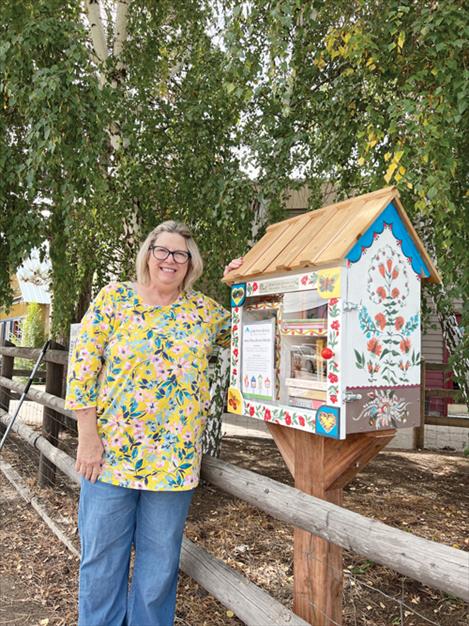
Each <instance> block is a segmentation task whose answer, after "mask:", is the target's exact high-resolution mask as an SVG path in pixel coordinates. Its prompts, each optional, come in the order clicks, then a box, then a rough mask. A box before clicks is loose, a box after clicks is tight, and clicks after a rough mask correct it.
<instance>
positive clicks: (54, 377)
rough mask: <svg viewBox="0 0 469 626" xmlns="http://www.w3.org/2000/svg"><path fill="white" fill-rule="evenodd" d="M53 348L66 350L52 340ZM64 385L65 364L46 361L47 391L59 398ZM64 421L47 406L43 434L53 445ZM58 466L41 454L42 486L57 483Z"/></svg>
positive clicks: (40, 478) (51, 345)
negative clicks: (56, 472)
mask: <svg viewBox="0 0 469 626" xmlns="http://www.w3.org/2000/svg"><path fill="white" fill-rule="evenodd" d="M50 349H51V350H66V348H64V347H63V346H62V345H60V344H58V343H56V342H55V341H51V343H50ZM63 387H64V365H63V364H60V363H51V362H47V363H46V392H47V393H51V394H52V395H54V396H57V397H59V398H62V397H63ZM62 423H63V417H62V415H61V414H60V413H58V412H57V411H54V410H53V409H51V408H50V407H47V406H45V407H44V411H43V418H42V436H43V437H44V438H45V439H46V440H47V441H49V443H51V444H52V445H53V446H55V447H57V444H58V442H59V433H60V428H61V425H62ZM55 470H56V467H55V465H54V464H53V463H51V461H49V459H48V458H47V457H46V456H45V455H44V454H42V453H41V454H40V457H39V469H38V482H39V484H40V486H41V487H46V486H48V485H51V484H54V483H55Z"/></svg>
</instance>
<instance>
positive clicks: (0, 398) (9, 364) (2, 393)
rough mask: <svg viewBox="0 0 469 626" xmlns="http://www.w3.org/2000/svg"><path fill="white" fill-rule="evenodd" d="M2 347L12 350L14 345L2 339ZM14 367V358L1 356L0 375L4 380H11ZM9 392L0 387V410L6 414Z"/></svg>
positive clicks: (8, 405) (8, 407)
mask: <svg viewBox="0 0 469 626" xmlns="http://www.w3.org/2000/svg"><path fill="white" fill-rule="evenodd" d="M2 346H5V347H6V348H14V347H15V344H14V343H11V341H7V340H6V339H4V340H3V341H2ZM14 367H15V357H14V356H5V355H2V366H1V369H0V375H1V376H4V377H5V378H10V379H12V378H13V369H14ZM11 395H12V394H11V391H10V390H9V389H7V388H6V387H0V408H1V409H3V410H4V411H6V412H7V413H8V411H9V409H10V400H11Z"/></svg>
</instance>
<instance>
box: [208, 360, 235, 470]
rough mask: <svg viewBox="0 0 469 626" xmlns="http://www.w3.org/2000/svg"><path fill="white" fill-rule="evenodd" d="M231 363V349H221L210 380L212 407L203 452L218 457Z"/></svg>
mask: <svg viewBox="0 0 469 626" xmlns="http://www.w3.org/2000/svg"><path fill="white" fill-rule="evenodd" d="M229 363H230V359H229V350H228V349H224V350H220V353H219V355H218V360H217V364H216V366H215V370H214V372H213V375H212V376H211V380H210V409H209V412H208V416H207V424H206V426H205V431H204V437H203V442H202V450H203V453H204V454H209V455H210V456H214V457H217V458H218V456H219V455H220V444H221V437H222V429H221V427H222V417H223V412H224V409H225V400H226V391H227V386H228V374H229V369H230V368H229Z"/></svg>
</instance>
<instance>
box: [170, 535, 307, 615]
mask: <svg viewBox="0 0 469 626" xmlns="http://www.w3.org/2000/svg"><path fill="white" fill-rule="evenodd" d="M180 566H181V569H182V571H183V572H185V573H186V574H187V575H188V576H190V577H191V578H193V579H194V580H195V581H197V582H198V583H200V584H201V585H202V587H204V588H205V589H206V590H207V591H209V592H210V593H211V594H212V595H213V596H215V598H216V599H217V600H219V601H220V602H221V603H222V604H223V605H224V606H226V607H227V608H229V609H231V610H232V611H233V612H234V613H236V615H237V616H238V617H239V618H240V620H242V621H243V622H244V623H245V624H247V626H260V625H261V624H262V626H278V625H279V624H282V626H284V625H285V626H287V625H288V626H308V622H305V621H304V620H303V619H301V617H298V615H295V614H294V613H292V612H291V611H290V610H288V609H287V608H286V607H284V606H283V605H282V604H280V602H278V601H277V600H275V599H274V598H272V596H270V595H269V594H268V593H266V592H265V591H263V590H262V589H260V588H259V587H257V586H256V585H255V584H254V583H251V582H250V581H249V580H248V579H247V578H245V577H244V576H242V575H241V574H238V573H237V572H235V571H234V570H233V569H231V568H230V567H229V566H228V565H225V563H223V561H220V560H219V559H216V558H215V557H213V556H212V555H210V554H209V553H208V552H207V551H206V550H204V549H203V548H200V547H199V546H198V545H197V544H195V543H193V542H192V541H189V540H188V539H184V541H183V544H182V552H181V565H180Z"/></svg>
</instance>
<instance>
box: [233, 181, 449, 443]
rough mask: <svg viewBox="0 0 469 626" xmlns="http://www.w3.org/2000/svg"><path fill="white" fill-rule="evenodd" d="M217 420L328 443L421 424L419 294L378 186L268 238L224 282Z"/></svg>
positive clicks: (412, 256) (394, 210)
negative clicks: (220, 413)
mask: <svg viewBox="0 0 469 626" xmlns="http://www.w3.org/2000/svg"><path fill="white" fill-rule="evenodd" d="M224 280H225V282H227V283H228V284H230V285H231V305H232V343H231V373H230V388H229V393H228V410H229V411H230V412H232V413H237V414H241V415H247V416H250V417H253V418H257V419H262V420H265V421H267V422H270V423H272V424H281V425H284V426H289V427H293V428H295V429H300V430H303V431H306V432H309V433H315V434H317V435H322V436H324V437H330V438H333V439H345V438H346V437H347V435H350V434H352V433H359V432H366V431H379V430H389V429H396V428H402V427H409V426H416V425H418V424H419V423H420V326H421V314H420V290H421V282H422V280H430V281H432V282H439V280H440V279H439V276H438V273H437V271H436V269H435V267H434V265H433V263H432V261H431V259H430V257H429V256H428V254H427V253H426V251H425V249H424V247H423V245H422V242H421V241H420V239H419V237H418V236H417V234H416V232H415V230H414V228H413V227H412V224H411V223H410V220H409V218H408V217H407V214H406V213H405V211H404V208H403V206H402V204H401V202H400V200H399V194H398V191H397V190H396V189H395V188H393V187H389V188H386V189H381V190H379V191H376V192H373V193H370V194H366V195H362V196H358V197H355V198H350V199H348V200H345V201H343V202H339V203H337V204H333V205H331V206H327V207H324V208H322V209H319V210H317V211H311V212H309V213H305V214H303V215H300V216H297V217H293V218H291V219H288V220H285V221H283V222H280V223H278V224H273V225H271V226H269V227H268V228H267V232H266V234H265V235H264V237H262V239H261V240H260V241H259V242H258V243H257V244H256V245H255V246H254V247H253V248H252V249H251V250H250V251H249V252H248V254H247V255H246V256H245V260H244V263H243V265H242V266H241V267H240V268H239V270H234V271H232V272H230V273H229V274H228V275H227V276H226V277H225V279H224Z"/></svg>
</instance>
